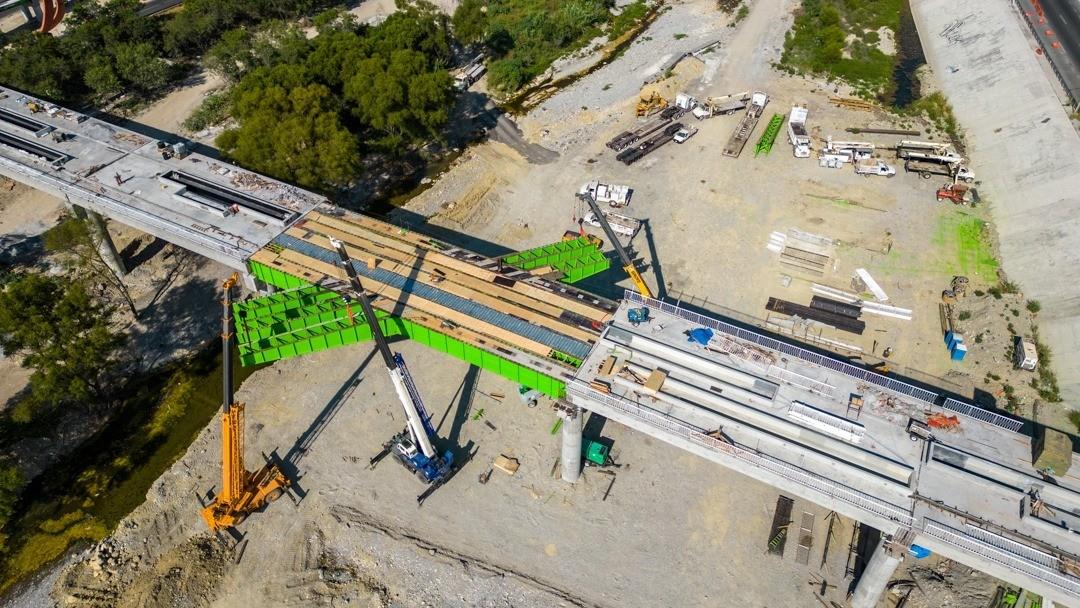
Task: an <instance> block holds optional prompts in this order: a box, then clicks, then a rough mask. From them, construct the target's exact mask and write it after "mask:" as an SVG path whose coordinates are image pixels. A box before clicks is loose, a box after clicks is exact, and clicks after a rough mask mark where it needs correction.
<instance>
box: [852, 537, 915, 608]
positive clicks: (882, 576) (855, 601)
mask: <svg viewBox="0 0 1080 608" xmlns="http://www.w3.org/2000/svg"><path fill="white" fill-rule="evenodd" d="M903 559H904V557H903V555H901V554H899V553H896V552H894V551H893V550H892V549H890V548H889V547H887V546H886V544H885V541H884V540H882V541H880V542H879V543H878V546H877V548H876V549H874V554H873V555H872V556H871V557H870V561H869V562H868V563H867V564H866V568H865V569H864V570H863V572H862V576H860V577H859V582H858V584H857V585H855V592H854V593H853V594H852V595H851V608H875V607H876V606H877V605H878V602H879V601H880V600H881V596H882V595H884V594H885V586H886V585H888V584H889V580H890V579H891V578H892V577H893V574H895V573H896V568H897V567H898V566H900V562H901V561H902V560H903Z"/></svg>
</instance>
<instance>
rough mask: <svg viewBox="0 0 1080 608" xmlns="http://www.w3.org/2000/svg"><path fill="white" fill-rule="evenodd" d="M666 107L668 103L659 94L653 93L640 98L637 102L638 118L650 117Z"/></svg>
mask: <svg viewBox="0 0 1080 608" xmlns="http://www.w3.org/2000/svg"><path fill="white" fill-rule="evenodd" d="M666 107H668V101H667V100H666V99H664V97H663V96H662V95H660V93H657V92H656V91H653V92H652V93H651V94H650V95H649V96H648V97H644V96H643V97H641V98H639V99H638V102H637V115H638V116H651V115H652V114H654V113H656V112H659V111H660V110H663V109H664V108H666Z"/></svg>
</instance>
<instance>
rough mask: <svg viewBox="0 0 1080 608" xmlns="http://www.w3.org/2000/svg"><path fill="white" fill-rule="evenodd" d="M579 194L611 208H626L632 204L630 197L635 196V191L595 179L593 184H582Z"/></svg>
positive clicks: (628, 187)
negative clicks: (590, 197)
mask: <svg viewBox="0 0 1080 608" xmlns="http://www.w3.org/2000/svg"><path fill="white" fill-rule="evenodd" d="M578 194H583V195H589V196H592V197H593V198H594V199H596V202H598V203H600V204H606V205H609V206H611V207H625V206H627V205H629V204H630V195H631V194H633V190H631V189H630V186H624V185H622V184H605V183H603V182H601V181H599V180H595V179H594V180H593V181H591V182H588V183H586V184H582V186H581V188H580V189H579V190H578Z"/></svg>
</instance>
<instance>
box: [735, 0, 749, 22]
mask: <svg viewBox="0 0 1080 608" xmlns="http://www.w3.org/2000/svg"><path fill="white" fill-rule="evenodd" d="M749 16H750V7H749V6H746V5H745V4H744V5H742V6H740V7H739V10H737V11H735V20H734V21H732V22H731V25H732V26H734V25H735V24H737V23H738V22H740V21H742V20H743V19H746V18H747V17H749Z"/></svg>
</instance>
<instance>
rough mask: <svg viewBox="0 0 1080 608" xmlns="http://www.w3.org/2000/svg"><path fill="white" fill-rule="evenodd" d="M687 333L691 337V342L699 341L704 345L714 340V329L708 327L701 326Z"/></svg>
mask: <svg viewBox="0 0 1080 608" xmlns="http://www.w3.org/2000/svg"><path fill="white" fill-rule="evenodd" d="M686 335H688V336H689V337H690V342H697V343H698V344H700V345H702V346H706V345H707V344H708V343H709V340H712V337H713V331H712V330H711V329H709V328H708V327H699V328H697V329H692V330H690V332H689V333H688V334H686Z"/></svg>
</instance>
